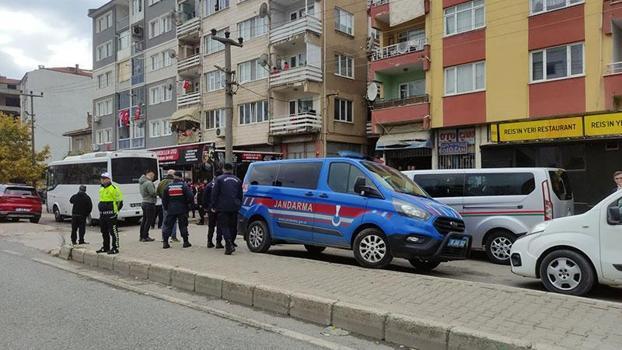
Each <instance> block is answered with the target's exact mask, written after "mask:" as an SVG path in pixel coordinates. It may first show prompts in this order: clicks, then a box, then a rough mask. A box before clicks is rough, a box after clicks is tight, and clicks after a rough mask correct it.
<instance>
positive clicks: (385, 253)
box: [354, 228, 393, 269]
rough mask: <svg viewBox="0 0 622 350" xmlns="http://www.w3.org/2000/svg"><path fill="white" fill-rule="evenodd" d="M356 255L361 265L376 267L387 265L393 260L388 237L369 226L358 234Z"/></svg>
mask: <svg viewBox="0 0 622 350" xmlns="http://www.w3.org/2000/svg"><path fill="white" fill-rule="evenodd" d="M354 257H355V258H356V261H357V262H358V263H359V264H360V265H361V266H363V267H370V268H374V269H381V268H383V267H386V266H387V265H389V264H390V263H391V260H393V256H392V255H391V250H390V249H389V242H388V241H387V238H386V237H385V236H384V234H383V233H382V232H381V231H379V230H377V229H375V228H367V229H365V230H363V231H361V233H359V234H358V236H356V239H355V240H354Z"/></svg>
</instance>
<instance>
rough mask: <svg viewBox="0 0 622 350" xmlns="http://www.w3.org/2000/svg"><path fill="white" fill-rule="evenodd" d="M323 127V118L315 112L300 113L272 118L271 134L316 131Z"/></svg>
mask: <svg viewBox="0 0 622 350" xmlns="http://www.w3.org/2000/svg"><path fill="white" fill-rule="evenodd" d="M321 129H322V118H321V117H319V116H317V115H314V114H308V113H304V114H298V115H291V116H287V117H279V118H274V119H270V135H275V136H282V135H293V134H309V133H316V132H319V131H320V130H321Z"/></svg>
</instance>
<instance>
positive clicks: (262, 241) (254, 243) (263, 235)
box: [246, 220, 272, 253]
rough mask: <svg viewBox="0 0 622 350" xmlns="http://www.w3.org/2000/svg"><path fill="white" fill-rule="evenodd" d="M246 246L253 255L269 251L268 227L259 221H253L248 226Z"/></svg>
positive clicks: (270, 241)
mask: <svg viewBox="0 0 622 350" xmlns="http://www.w3.org/2000/svg"><path fill="white" fill-rule="evenodd" d="M247 230H248V237H247V239H246V246H247V247H248V250H250V251H251V252H253V253H265V252H267V251H268V249H270V245H271V244H272V238H271V236H270V232H269V231H268V226H267V225H266V223H265V222H263V221H261V220H255V221H253V222H251V223H250V224H249V225H248V229H247Z"/></svg>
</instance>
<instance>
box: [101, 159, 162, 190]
mask: <svg viewBox="0 0 622 350" xmlns="http://www.w3.org/2000/svg"><path fill="white" fill-rule="evenodd" d="M110 163H111V164H110V165H111V168H112V178H113V179H114V182H115V183H118V184H120V185H122V184H134V185H135V184H136V183H138V179H139V178H140V177H141V176H142V174H144V172H145V169H153V170H157V169H158V161H157V160H156V159H155V158H129V157H127V158H126V157H124V158H113V159H112V160H111V161H110Z"/></svg>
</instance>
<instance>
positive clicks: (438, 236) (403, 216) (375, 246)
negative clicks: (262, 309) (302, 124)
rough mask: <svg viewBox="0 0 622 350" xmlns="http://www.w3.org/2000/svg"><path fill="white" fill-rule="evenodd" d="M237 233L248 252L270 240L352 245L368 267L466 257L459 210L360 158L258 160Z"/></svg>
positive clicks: (424, 266) (317, 246) (313, 248)
mask: <svg viewBox="0 0 622 350" xmlns="http://www.w3.org/2000/svg"><path fill="white" fill-rule="evenodd" d="M243 186H244V202H243V205H242V209H241V210H240V214H241V217H242V219H241V225H242V227H241V231H242V232H244V238H245V240H246V243H247V245H248V248H249V249H250V250H251V251H252V252H257V253H262V252H266V251H267V250H268V249H269V248H270V246H271V245H272V244H290V243H291V244H304V246H305V248H306V249H307V250H308V251H309V252H310V253H312V254H319V253H321V252H322V251H323V250H324V249H325V248H326V247H336V248H345V249H352V250H354V256H355V258H356V260H357V261H358V262H359V264H361V265H362V266H365V267H372V268H382V267H385V266H387V265H388V264H389V263H390V262H391V260H392V259H393V258H394V257H395V258H404V259H408V260H409V261H410V263H411V264H412V265H413V266H414V267H415V268H417V269H419V270H422V271H425V270H431V269H433V268H435V267H436V266H438V265H439V264H440V263H441V262H443V261H449V260H458V259H464V258H466V257H467V256H468V253H469V250H470V246H471V237H470V236H469V235H468V234H466V233H465V232H464V222H463V221H462V218H461V217H460V214H458V212H456V211H455V210H454V209H452V208H451V207H449V206H447V205H444V204H442V203H440V202H437V201H435V200H434V199H432V198H430V196H428V194H427V193H426V192H425V191H424V190H423V189H421V187H419V186H418V185H417V184H416V183H414V182H413V181H412V180H410V179H409V178H408V177H406V176H405V175H403V174H402V173H400V172H399V171H397V170H395V169H393V168H391V167H388V166H386V165H383V164H381V163H378V162H375V161H373V160H371V159H367V158H364V157H363V156H360V155H356V154H351V153H347V154H346V153H342V154H340V157H337V158H318V159H296V160H279V161H267V162H257V163H253V164H251V165H250V167H249V169H248V171H247V173H246V177H245V178H244V185H243Z"/></svg>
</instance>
